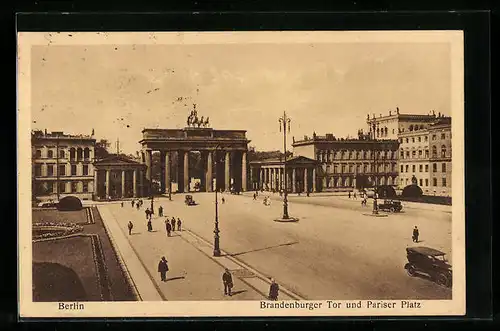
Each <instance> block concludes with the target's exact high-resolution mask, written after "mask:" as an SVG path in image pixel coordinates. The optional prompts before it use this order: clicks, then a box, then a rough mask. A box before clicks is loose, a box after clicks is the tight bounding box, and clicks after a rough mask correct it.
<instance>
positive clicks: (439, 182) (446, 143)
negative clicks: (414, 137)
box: [424, 117, 452, 196]
mask: <svg viewBox="0 0 500 331" xmlns="http://www.w3.org/2000/svg"><path fill="white" fill-rule="evenodd" d="M429 149H430V159H429V163H430V164H429V165H430V169H431V171H430V180H431V181H432V182H431V184H432V186H431V187H430V188H429V192H428V193H426V194H429V195H439V196H451V181H452V177H451V176H452V171H451V170H452V162H451V118H449V117H442V118H439V119H438V121H436V123H434V124H432V125H431V126H430V127H429ZM424 192H425V191H424Z"/></svg>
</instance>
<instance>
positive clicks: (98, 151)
mask: <svg viewBox="0 0 500 331" xmlns="http://www.w3.org/2000/svg"><path fill="white" fill-rule="evenodd" d="M109 146H111V144H110V143H109V142H108V140H107V139H101V140H99V141H98V142H96V143H95V158H96V159H97V160H101V159H104V158H105V157H108V156H109V152H108V148H109Z"/></svg>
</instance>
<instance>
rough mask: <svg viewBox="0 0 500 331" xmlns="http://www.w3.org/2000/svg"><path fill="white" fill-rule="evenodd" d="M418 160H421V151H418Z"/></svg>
mask: <svg viewBox="0 0 500 331" xmlns="http://www.w3.org/2000/svg"><path fill="white" fill-rule="evenodd" d="M418 158H419V159H420V158H422V150H421V149H420V150H419V151H418Z"/></svg>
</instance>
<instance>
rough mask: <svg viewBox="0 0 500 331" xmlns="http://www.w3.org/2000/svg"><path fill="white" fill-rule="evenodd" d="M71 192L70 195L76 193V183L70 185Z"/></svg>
mask: <svg viewBox="0 0 500 331" xmlns="http://www.w3.org/2000/svg"><path fill="white" fill-rule="evenodd" d="M71 192H72V193H76V192H78V183H77V182H72V183H71Z"/></svg>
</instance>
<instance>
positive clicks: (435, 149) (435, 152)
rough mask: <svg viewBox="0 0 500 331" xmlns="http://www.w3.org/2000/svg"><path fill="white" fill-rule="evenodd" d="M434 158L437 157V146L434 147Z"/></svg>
mask: <svg viewBox="0 0 500 331" xmlns="http://www.w3.org/2000/svg"><path fill="white" fill-rule="evenodd" d="M432 157H437V148H436V146H432Z"/></svg>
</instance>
